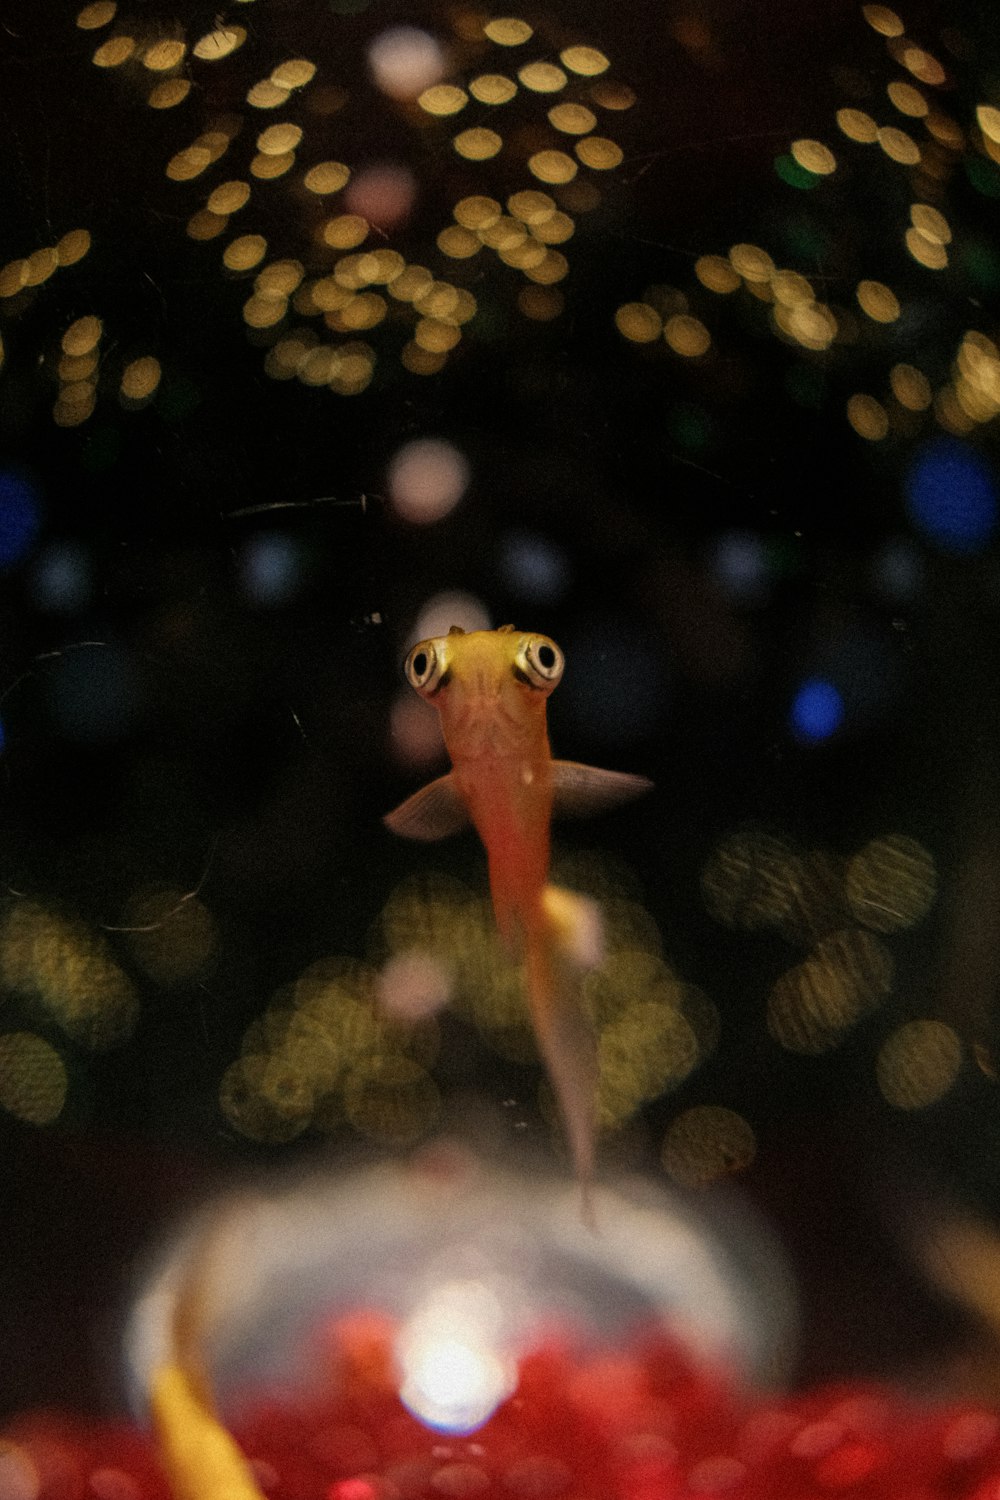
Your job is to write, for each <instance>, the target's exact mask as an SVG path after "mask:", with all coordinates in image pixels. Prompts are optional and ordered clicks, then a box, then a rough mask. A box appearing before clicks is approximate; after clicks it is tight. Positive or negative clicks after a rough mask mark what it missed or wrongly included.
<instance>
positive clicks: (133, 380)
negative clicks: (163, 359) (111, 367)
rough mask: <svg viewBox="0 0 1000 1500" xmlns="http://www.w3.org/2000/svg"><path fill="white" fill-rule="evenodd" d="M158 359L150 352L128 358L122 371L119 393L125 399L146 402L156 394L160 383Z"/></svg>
mask: <svg viewBox="0 0 1000 1500" xmlns="http://www.w3.org/2000/svg"><path fill="white" fill-rule="evenodd" d="M161 374H162V371H161V369H160V361H159V360H158V359H156V358H155V357H154V356H153V355H152V354H143V355H140V357H139V358H138V359H132V360H129V362H128V364H127V365H126V366H125V368H124V370H123V371H122V378H121V386H120V390H121V395H122V398H123V399H124V400H125V401H131V402H146V401H150V400H151V399H152V398H153V396H154V395H155V394H156V390H157V387H158V386H159V384H160V376H161Z"/></svg>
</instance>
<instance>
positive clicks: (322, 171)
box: [302, 161, 351, 196]
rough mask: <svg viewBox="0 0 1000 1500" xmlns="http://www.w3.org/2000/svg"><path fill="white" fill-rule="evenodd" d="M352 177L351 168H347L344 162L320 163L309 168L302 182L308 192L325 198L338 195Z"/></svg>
mask: <svg viewBox="0 0 1000 1500" xmlns="http://www.w3.org/2000/svg"><path fill="white" fill-rule="evenodd" d="M350 175H351V169H350V167H345V165H344V163H343V162H342V161H320V162H317V163H316V165H315V166H313V167H310V168H309V170H308V172H307V173H306V175H305V177H304V178H303V179H302V181H303V185H304V187H305V188H306V190H307V191H308V192H310V193H316V194H317V196H325V195H326V194H327V193H338V192H339V191H340V189H341V188H342V187H345V186H346V185H347V182H348V180H349V178H350Z"/></svg>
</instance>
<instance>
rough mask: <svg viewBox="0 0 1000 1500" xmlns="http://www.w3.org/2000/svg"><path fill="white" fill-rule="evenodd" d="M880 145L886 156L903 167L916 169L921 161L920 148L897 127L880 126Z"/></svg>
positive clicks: (909, 136)
mask: <svg viewBox="0 0 1000 1500" xmlns="http://www.w3.org/2000/svg"><path fill="white" fill-rule="evenodd" d="M878 143H879V145H880V146H881V147H882V150H883V151H884V152H885V154H886V156H888V157H890V158H891V159H892V160H893V161H898V162H899V163H900V165H901V166H904V167H915V166H916V165H917V163H918V162H919V160H920V147H919V146H918V145H917V143H916V141H915V140H914V139H913V137H912V136H911V135H907V133H906V131H905V130H899V129H898V128H897V127H896V126H895V125H881V126H879V132H878Z"/></svg>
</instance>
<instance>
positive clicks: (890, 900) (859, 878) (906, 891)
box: [844, 834, 937, 932]
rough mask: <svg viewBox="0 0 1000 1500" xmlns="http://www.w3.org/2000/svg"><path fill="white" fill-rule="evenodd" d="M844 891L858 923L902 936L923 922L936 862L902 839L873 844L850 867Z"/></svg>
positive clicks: (934, 880)
mask: <svg viewBox="0 0 1000 1500" xmlns="http://www.w3.org/2000/svg"><path fill="white" fill-rule="evenodd" d="M844 888H845V892H846V895H847V901H848V904H849V906H850V908H851V911H852V912H853V913H854V915H855V917H856V918H857V919H858V921H859V922H864V924H865V926H866V927H870V928H872V929H873V930H874V931H875V932H899V931H902V930H903V929H905V928H908V927H912V926H914V925H915V924H916V923H917V922H919V921H921V920H922V919H923V918H924V917H925V916H926V915H927V912H928V910H929V909H930V906H931V904H932V903H933V901H934V896H935V894H936V891H937V873H936V871H935V868H934V860H933V858H932V857H931V855H930V853H929V852H928V851H927V850H926V849H925V848H924V847H923V845H922V844H920V843H918V842H917V840H916V839H912V838H907V837H906V836H905V835H904V834H890V835H889V836H888V837H886V838H880V839H873V840H872V841H871V843H868V844H866V845H865V847H864V848H863V849H861V850H860V851H859V852H858V853H857V854H856V855H854V857H853V859H852V860H851V861H850V863H849V864H848V866H847V873H846V876H845V882H844Z"/></svg>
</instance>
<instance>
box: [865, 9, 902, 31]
mask: <svg viewBox="0 0 1000 1500" xmlns="http://www.w3.org/2000/svg"><path fill="white" fill-rule="evenodd" d="M861 14H862V15H863V16H864V18H865V20H866V21H867V22H868V25H869V26H870V27H871V28H872V30H873V31H877V32H878V33H879V35H880V36H902V35H903V32H904V31H905V29H906V28H905V27H904V25H903V23H902V21H901V20H900V19H899V17H898V16H897V14H896V12H895V11H894V10H890V9H889V7H888V6H887V5H863V6H862V7H861Z"/></svg>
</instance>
